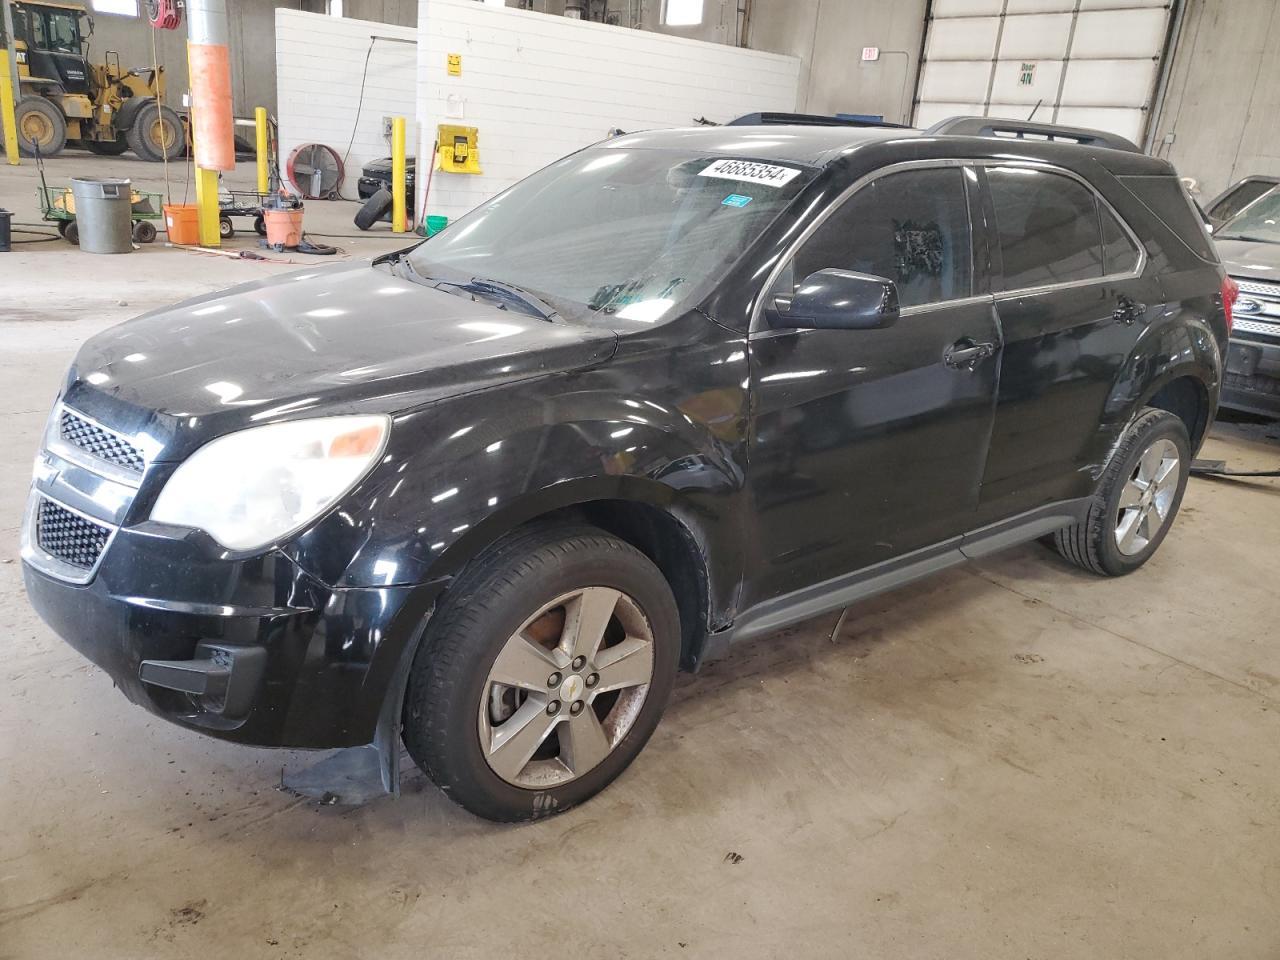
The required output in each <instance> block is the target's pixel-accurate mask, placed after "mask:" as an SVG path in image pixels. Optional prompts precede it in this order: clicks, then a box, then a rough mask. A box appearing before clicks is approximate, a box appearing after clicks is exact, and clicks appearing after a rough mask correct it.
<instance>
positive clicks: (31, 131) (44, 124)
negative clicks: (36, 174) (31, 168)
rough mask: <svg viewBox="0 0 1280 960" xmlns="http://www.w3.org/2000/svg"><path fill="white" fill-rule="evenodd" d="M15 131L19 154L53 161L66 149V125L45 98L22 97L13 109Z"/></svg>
mask: <svg viewBox="0 0 1280 960" xmlns="http://www.w3.org/2000/svg"><path fill="white" fill-rule="evenodd" d="M14 119H15V121H16V127H17V131H18V152H19V153H20V154H22V155H23V156H24V157H34V156H35V155H36V147H37V146H38V147H39V148H40V156H42V157H56V156H57V155H58V154H60V153H61V152H62V151H63V149H64V148H65V147H66V145H67V121H66V118H65V117H63V116H62V111H61V110H59V109H58V108H57V107H56V106H54V105H53V103H52V102H50V101H48V100H46V99H45V98H44V97H23V98H22V99H21V100H19V101H18V105H17V106H16V107H15V108H14Z"/></svg>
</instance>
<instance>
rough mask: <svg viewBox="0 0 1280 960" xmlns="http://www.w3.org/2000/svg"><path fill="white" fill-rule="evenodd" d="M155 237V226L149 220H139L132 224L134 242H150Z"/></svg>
mask: <svg viewBox="0 0 1280 960" xmlns="http://www.w3.org/2000/svg"><path fill="white" fill-rule="evenodd" d="M155 238H156V226H155V224H154V223H152V222H151V221H150V220H139V221H138V222H137V223H135V224H134V225H133V242H134V243H151V242H153V241H154V240H155Z"/></svg>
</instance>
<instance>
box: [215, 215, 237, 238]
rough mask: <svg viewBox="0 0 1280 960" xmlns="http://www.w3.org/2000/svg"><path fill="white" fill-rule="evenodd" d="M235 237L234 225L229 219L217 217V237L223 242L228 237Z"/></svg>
mask: <svg viewBox="0 0 1280 960" xmlns="http://www.w3.org/2000/svg"><path fill="white" fill-rule="evenodd" d="M235 235H236V228H235V225H234V224H233V223H232V222H231V218H230V217H219V218H218V236H220V237H221V238H222V239H223V240H226V239H228V238H229V237H234V236H235Z"/></svg>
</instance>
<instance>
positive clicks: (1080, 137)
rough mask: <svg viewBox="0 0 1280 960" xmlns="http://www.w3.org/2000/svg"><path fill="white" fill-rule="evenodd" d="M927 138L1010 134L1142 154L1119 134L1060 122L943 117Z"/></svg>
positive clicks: (1003, 135)
mask: <svg viewBox="0 0 1280 960" xmlns="http://www.w3.org/2000/svg"><path fill="white" fill-rule="evenodd" d="M924 135H925V136H926V137H941V136H951V137H1006V138H1010V139H1015V140H1027V139H1032V140H1052V141H1054V142H1060V143H1077V144H1080V145H1081V146H1085V147H1110V148H1111V149H1112V150H1127V151H1129V152H1130V153H1141V152H1142V151H1141V150H1139V149H1138V145H1137V144H1135V143H1134V142H1133V141H1131V140H1126V139H1125V138H1124V137H1122V136H1120V135H1119V134H1116V133H1107V132H1106V131H1105V130H1091V129H1089V128H1087V127H1064V126H1061V125H1059V124H1056V123H1033V122H1032V121H1030V120H1004V119H1001V118H999V117H950V118H948V119H946V120H940V121H938V122H937V123H935V124H934V125H933V126H932V127H930V128H929V129H928V130H926V131H925V132H924Z"/></svg>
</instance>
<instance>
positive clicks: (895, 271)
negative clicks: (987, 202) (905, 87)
mask: <svg viewBox="0 0 1280 960" xmlns="http://www.w3.org/2000/svg"><path fill="white" fill-rule="evenodd" d="M975 186H976V176H975V174H974V172H973V171H972V170H970V169H967V168H961V167H960V166H957V165H954V164H948V165H929V166H921V167H918V168H916V167H913V168H910V169H906V170H900V171H898V172H893V173H888V174H885V175H882V176H880V177H878V178H876V179H874V180H871V181H870V182H869V183H867V184H865V185H864V186H862V187H860V188H859V189H857V190H856V191H855V192H854V193H853V194H852V195H851V196H849V197H848V198H847V199H845V200H844V201H843V203H841V204H840V205H839V206H838V207H837V208H836V209H835V210H834V211H833V212H832V214H831V215H829V216H828V217H827V219H825V220H824V221H822V222H821V223H820V224H819V225H818V227H817V229H816V230H815V231H814V232H813V233H812V234H811V236H809V238H808V239H807V240H805V241H804V242H803V243H802V244H801V246H800V248H799V249H798V250H797V251H796V253H795V254H794V256H793V257H792V259H791V261H790V262H789V263H788V264H787V265H786V266H784V268H783V270H782V272H781V274H780V276H779V279H778V280H777V282H775V284H774V287H773V289H772V290H771V291H770V295H769V296H768V297H766V298H765V300H766V303H770V302H772V300H773V297H774V296H777V295H780V294H789V293H792V292H794V290H795V289H796V288H797V286H798V285H799V283H800V281H802V280H803V279H804V278H805V277H808V276H809V275H810V274H812V273H815V272H816V271H818V270H822V269H825V268H832V267H834V268H839V269H844V270H852V271H857V272H860V273H867V274H872V275H875V276H880V277H885V278H887V279H890V280H893V281H894V282H895V283H896V284H897V287H898V295H899V300H900V303H901V305H902V315H901V317H900V318H899V319H898V320H897V322H896V323H894V324H892V325H890V326H888V327H885V328H881V329H873V330H831V329H823V330H797V329H786V328H785V327H783V326H782V325H781V324H780V323H779V322H778V321H776V320H775V321H774V322H773V325H772V326H765V327H763V328H761V329H758V330H756V331H754V332H753V333H752V335H751V338H750V341H749V344H750V355H751V390H752V422H751V435H750V457H749V467H748V475H747V482H748V487H749V489H750V492H751V496H752V499H753V503H754V508H755V517H756V520H757V529H756V534H757V538H758V539H757V553H758V555H757V557H755V558H754V559H753V560H751V561H749V562H748V565H747V567H748V569H747V571H746V577H745V580H744V585H743V596H742V604H743V606H744V607H745V606H749V605H751V604H753V603H756V602H759V601H763V600H768V599H770V598H772V597H776V596H780V595H782V594H786V593H790V592H791V591H794V590H798V589H802V588H804V587H806V586H810V585H812V584H814V583H818V582H821V581H824V580H828V579H831V578H833V577H837V576H840V575H841V574H844V573H849V572H852V571H854V570H858V569H861V568H864V567H868V566H871V565H874V564H876V563H879V562H882V561H886V560H891V559H893V558H895V557H899V556H901V555H903V554H905V553H908V552H910V551H912V550H916V549H919V548H921V547H924V546H928V545H931V544H934V543H938V542H940V541H943V540H946V539H948V538H950V537H954V536H957V535H958V534H961V533H963V532H965V531H966V530H968V529H971V528H972V526H973V518H974V513H975V509H976V506H977V502H978V491H979V486H980V483H981V479H982V471H983V465H984V463H985V461H986V455H987V442H988V438H989V435H990V432H991V424H992V415H993V409H994V403H995V389H996V380H997V377H996V371H997V369H998V363H999V350H1000V334H999V327H998V324H997V322H996V319H995V315H994V307H993V303H992V300H991V297H990V296H989V294H988V292H987V272H986V269H985V265H984V266H980V267H978V268H976V269H975V262H978V263H980V264H985V261H986V257H985V247H984V246H982V244H981V243H980V244H979V246H980V247H981V249H979V250H978V251H977V256H975V250H974V241H973V237H974V231H973V229H972V226H971V211H972V210H974V209H980V207H979V206H978V205H977V204H976V202H975V198H974V194H976V189H975ZM979 237H981V231H979Z"/></svg>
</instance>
